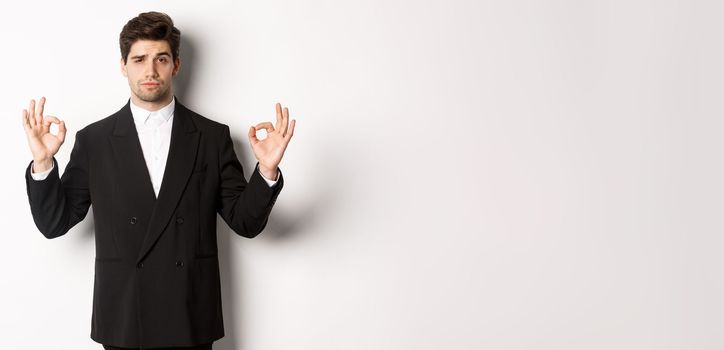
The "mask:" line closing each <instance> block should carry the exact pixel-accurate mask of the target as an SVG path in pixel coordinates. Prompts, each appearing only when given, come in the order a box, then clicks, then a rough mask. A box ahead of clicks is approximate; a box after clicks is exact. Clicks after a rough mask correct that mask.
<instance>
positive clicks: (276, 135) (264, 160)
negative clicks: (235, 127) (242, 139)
mask: <svg viewBox="0 0 724 350" xmlns="http://www.w3.org/2000/svg"><path fill="white" fill-rule="evenodd" d="M276 107H277V123H276V128H275V127H274V126H272V123H270V122H263V123H259V124H257V125H256V126H252V127H251V128H250V129H249V143H250V144H251V148H252V150H253V151H254V156H256V159H257V160H258V161H259V171H260V172H261V173H262V175H264V177H266V178H268V179H276V178H277V167H278V166H279V163H280V162H281V161H282V157H283V156H284V151H285V150H286V149H287V145H288V144H289V141H290V140H291V139H292V135H294V126H295V125H296V120H292V122H291V125H290V123H289V109H287V108H286V107H284V112H282V105H281V104H279V103H277V105H276ZM261 129H265V130H266V132H267V136H266V138H265V139H263V140H259V139H258V138H257V137H256V132H257V130H261Z"/></svg>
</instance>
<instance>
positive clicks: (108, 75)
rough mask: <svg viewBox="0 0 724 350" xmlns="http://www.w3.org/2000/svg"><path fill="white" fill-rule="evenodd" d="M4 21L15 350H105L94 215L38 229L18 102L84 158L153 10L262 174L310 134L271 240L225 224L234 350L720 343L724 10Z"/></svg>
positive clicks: (378, 9) (64, 154) (247, 160)
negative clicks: (287, 117)
mask: <svg viewBox="0 0 724 350" xmlns="http://www.w3.org/2000/svg"><path fill="white" fill-rule="evenodd" d="M3 6H4V7H3V8H2V11H0V39H1V40H0V45H2V48H3V49H2V54H0V69H1V70H2V71H1V72H0V73H1V74H0V76H1V77H2V80H1V84H2V85H1V86H0V89H1V90H0V91H1V92H2V93H1V94H0V99H1V100H0V115H1V116H2V120H3V125H4V128H3V131H4V132H3V137H2V138H1V139H0V149H2V160H3V164H4V165H5V168H4V169H3V171H2V172H0V184H1V185H0V186H2V188H0V191H1V193H2V196H3V198H2V210H1V211H0V220H1V221H2V223H3V225H2V227H3V229H2V230H1V232H0V249H1V250H2V253H1V254H0V266H2V270H1V271H2V279H1V281H2V284H1V286H0V343H1V344H2V345H1V347H2V348H4V349H41V348H58V349H100V345H98V344H96V343H95V342H93V341H92V340H91V339H90V338H89V334H90V315H91V299H92V287H93V258H94V241H93V239H94V238H93V229H92V228H93V224H92V211H91V213H89V215H88V217H87V218H86V220H85V221H83V222H81V223H80V224H79V225H77V226H76V227H74V228H73V229H72V230H71V231H70V232H68V234H66V235H65V236H63V237H60V238H58V239H54V240H47V239H45V238H44V237H43V236H42V235H41V234H40V233H39V232H38V231H37V229H36V227H35V225H34V223H33V220H32V217H31V214H30V209H29V205H28V204H27V203H28V201H27V195H26V190H25V180H24V171H25V168H26V166H27V165H28V163H29V161H30V159H31V154H30V151H29V148H28V146H27V141H26V138H25V135H24V132H23V129H22V125H21V119H20V115H21V114H20V113H21V110H22V109H23V108H25V107H26V106H27V104H28V102H29V100H30V99H31V98H36V99H37V98H39V97H40V96H46V97H47V99H48V102H47V105H46V112H47V114H51V115H57V116H59V117H60V118H61V119H63V120H65V121H66V124H67V126H68V129H69V132H68V137H67V139H66V142H65V144H64V145H63V147H62V148H61V150H60V152H59V153H58V155H57V158H58V159H59V162H60V164H61V169H62V168H64V167H65V164H66V163H67V160H68V156H69V154H70V150H71V148H72V145H73V142H74V136H75V132H76V131H78V130H79V129H80V128H82V127H83V126H85V125H87V124H89V123H91V122H93V121H95V120H98V119H100V118H102V117H105V116H108V115H110V114H112V113H113V112H115V111H116V110H118V109H119V108H121V107H122V106H123V105H124V104H125V103H126V101H127V99H128V96H129V90H128V85H127V81H126V80H125V78H124V77H123V76H122V75H121V73H120V67H119V59H120V53H119V48H118V35H119V33H120V30H121V28H122V26H123V25H124V24H125V23H126V21H127V20H129V19H130V18H132V17H134V16H135V15H137V14H138V13H139V12H143V11H148V10H159V11H163V12H166V13H168V14H169V15H171V17H172V18H173V19H174V20H175V22H176V25H177V26H178V27H179V28H180V29H181V32H182V37H183V43H182V45H183V47H182V49H181V51H182V52H181V55H182V59H183V60H184V63H183V66H182V68H181V76H180V77H178V78H177V81H176V85H177V87H178V90H177V93H178V96H179V100H180V101H181V102H182V103H185V104H186V105H187V106H189V107H190V108H192V109H194V110H196V111H197V112H199V113H201V114H203V115H205V116H207V117H210V118H212V119H214V120H217V121H220V122H223V123H225V124H228V125H230V127H231V130H232V135H233V137H234V139H235V142H236V146H237V152H238V156H239V158H240V159H241V161H242V164H243V165H244V166H245V168H246V169H251V167H252V166H253V165H254V163H255V160H254V158H253V154H252V153H251V152H250V148H249V145H248V140H247V138H246V131H247V130H248V127H249V125H251V124H255V123H257V122H260V121H265V120H273V118H274V103H276V102H281V103H283V104H284V105H285V106H288V107H289V109H290V112H291V116H292V117H293V118H296V119H297V121H298V123H297V129H296V132H295V136H294V138H293V140H292V142H291V144H290V146H289V148H288V150H287V153H286V155H285V158H284V160H283V162H282V164H281V168H282V170H283V171H284V175H285V179H286V183H285V187H284V190H283V191H282V193H281V195H280V197H279V199H278V201H277V204H276V207H275V209H274V211H273V213H272V217H271V219H270V220H271V221H270V224H269V226H268V228H267V229H266V231H265V232H264V233H263V234H262V235H260V236H259V237H257V238H255V239H253V240H249V239H245V238H242V237H239V236H237V235H235V234H234V233H233V232H232V231H230V230H229V229H228V227H227V226H226V225H225V224H223V223H222V224H220V225H219V232H218V235H219V243H220V253H221V265H222V285H223V293H222V294H223V297H224V314H225V324H226V327H225V329H226V337H224V338H223V339H222V340H221V341H219V342H217V343H216V344H215V346H214V348H215V349H221V350H231V349H240V350H259V349H264V350H276V349H279V350H286V349H309V350H312V349H314V350H320V349H350V350H356V349H375V350H377V349H380V350H382V349H384V350H393V349H394V350H398V349H430V350H433V349H434V350H437V349H637V350H639V349H657V350H661V349H721V348H724V335H722V334H723V333H722V332H723V331H724V316H722V315H724V298H722V296H723V295H724V274H723V273H722V266H724V255H723V254H722V253H721V251H722V248H724V236H722V233H723V232H724V230H723V228H724V223H723V221H724V220H722V219H723V218H724V216H723V215H722V211H723V210H724V167H723V166H722V157H721V155H722V146H724V139H723V138H722V137H721V136H720V135H721V134H722V130H723V127H724V120H722V118H721V116H722V115H723V113H722V112H724V103H722V98H721V96H722V95H723V94H724V65H723V63H724V49H723V47H724V21H722V15H723V12H724V5H722V4H721V2H717V1H671V0H664V1H661V0H659V1H653V0H651V1H644V0H635V1H631V0H629V1H574V0H570V1H536V0H528V1H524V0H518V1H463V0H455V1H450V0H448V1H442V0H424V1H421V2H419V1H402V0H385V1H382V0H367V1H361V0H358V1H351V0H339V1H322V0H310V1H253V2H251V1H249V2H231V1H204V2H198V1H195V2H188V3H182V2H179V1H169V2H154V1H143V2H135V3H129V2H126V1H123V2H121V1H119V2H114V3H108V2H88V3H73V2H68V1H63V2H46V3H36V2H32V3H30V2H26V3H19V2H16V3H13V4H12V7H9V6H10V5H3ZM246 175H247V176H248V175H249V174H248V171H247V174H246ZM220 222H221V221H220Z"/></svg>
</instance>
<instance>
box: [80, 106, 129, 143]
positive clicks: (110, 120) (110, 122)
mask: <svg viewBox="0 0 724 350" xmlns="http://www.w3.org/2000/svg"><path fill="white" fill-rule="evenodd" d="M124 109H128V111H126V112H127V113H131V111H130V108H129V106H128V104H126V105H124V106H123V107H121V109H119V110H118V111H116V112H114V113H113V114H111V115H109V116H106V117H104V118H102V119H99V120H96V121H95V122H92V123H90V124H88V125H86V126H85V127H83V128H82V129H80V130H78V134H79V135H87V136H88V137H93V136H101V135H107V134H111V133H112V132H113V128H114V127H115V125H116V120H117V119H118V118H119V117H120V116H121V114H123V113H124Z"/></svg>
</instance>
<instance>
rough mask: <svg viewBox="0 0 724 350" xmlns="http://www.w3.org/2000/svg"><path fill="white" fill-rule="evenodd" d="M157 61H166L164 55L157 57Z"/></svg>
mask: <svg viewBox="0 0 724 350" xmlns="http://www.w3.org/2000/svg"><path fill="white" fill-rule="evenodd" d="M158 61H159V62H166V57H161V58H159V59H158Z"/></svg>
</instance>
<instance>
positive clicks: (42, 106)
mask: <svg viewBox="0 0 724 350" xmlns="http://www.w3.org/2000/svg"><path fill="white" fill-rule="evenodd" d="M43 111H45V96H43V97H41V98H40V102H38V115H39V116H40V120H43Z"/></svg>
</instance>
